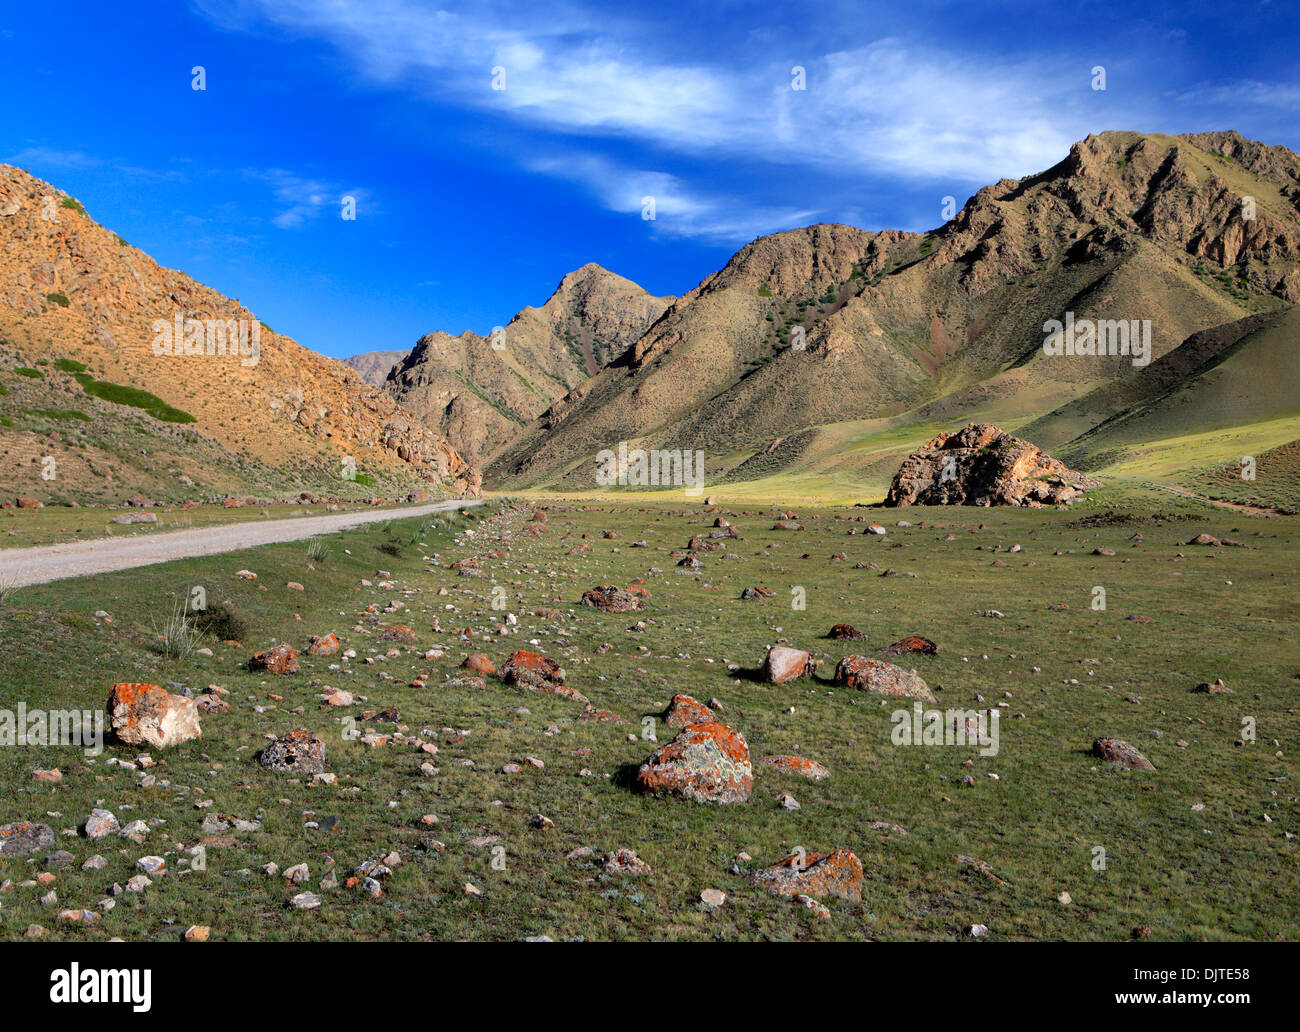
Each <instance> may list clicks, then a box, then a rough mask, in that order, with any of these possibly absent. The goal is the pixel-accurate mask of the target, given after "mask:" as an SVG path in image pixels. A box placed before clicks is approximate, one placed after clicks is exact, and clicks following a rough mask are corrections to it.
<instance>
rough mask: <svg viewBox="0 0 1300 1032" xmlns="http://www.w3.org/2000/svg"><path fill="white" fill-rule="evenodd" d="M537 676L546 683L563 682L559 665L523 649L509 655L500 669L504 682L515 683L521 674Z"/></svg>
mask: <svg viewBox="0 0 1300 1032" xmlns="http://www.w3.org/2000/svg"><path fill="white" fill-rule="evenodd" d="M524 671H527V672H528V673H532V674H537V675H538V676H540V677H544V678H546V679H547V680H548V681H563V680H564V671H563V670H562V669H561V668H560V664H559V663H557V662H555V660H553V659H547V658H546V657H545V656H543V655H542V654H541V653H540V652H527V651H525V650H524V649H516V650H515V651H514V652H512V653H510V658H509V659H507V660H506V661H505V663H504V665H502V667H501V676H502V678H504V679H505V680H506V681H511V682H513V681H515V680H517V679H518V677H519V674H520V673H521V672H524Z"/></svg>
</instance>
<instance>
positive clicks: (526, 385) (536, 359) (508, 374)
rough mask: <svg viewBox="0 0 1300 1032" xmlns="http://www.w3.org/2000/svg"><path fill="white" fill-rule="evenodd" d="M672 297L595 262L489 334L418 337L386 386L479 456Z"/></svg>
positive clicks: (606, 357) (582, 376) (610, 353)
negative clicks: (542, 301) (543, 300)
mask: <svg viewBox="0 0 1300 1032" xmlns="http://www.w3.org/2000/svg"><path fill="white" fill-rule="evenodd" d="M672 300H673V298H671V297H653V296H652V295H650V294H649V293H647V292H646V291H645V290H643V289H641V287H639V286H637V285H636V284H635V283H633V282H631V281H630V280H626V279H624V278H623V277H622V276H617V275H615V274H614V273H612V272H610V271H609V270H607V269H603V268H601V267H600V266H599V265H596V264H594V263H591V264H587V265H584V266H583V267H582V268H580V269H577V270H575V271H573V272H571V273H569V274H568V275H567V276H565V277H564V279H562V280H561V281H560V285H559V287H558V288H556V290H555V293H554V294H552V295H551V297H550V298H549V299H548V300H547V302H546V303H545V304H543V305H542V306H541V307H540V308H533V307H528V308H525V309H524V310H523V311H521V312H520V313H519V314H518V315H516V316H515V317H514V318H513V319H511V320H510V322H509V323H508V324H507V325H506V326H505V327H503V328H502V329H501V330H500V331H497V332H494V333H492V334H490V335H489V336H488V337H486V338H484V337H480V336H478V335H477V334H474V333H463V334H461V335H460V336H458V337H453V336H451V335H450V334H447V333H442V332H437V333H430V334H427V335H426V336H424V337H422V338H420V341H419V343H417V344H416V346H415V348H414V350H412V351H411V353H410V354H409V355H407V356H406V358H405V360H404V361H403V362H402V363H401V364H400V365H398V366H397V367H396V368H394V369H393V370H392V371H391V372H390V373H389V375H388V379H387V382H386V384H385V386H386V387H387V389H388V390H389V391H390V392H391V393H392V394H393V396H394V397H396V398H397V399H398V400H399V401H401V403H402V404H403V405H404V406H405V407H406V408H408V409H410V410H411V411H412V412H414V413H416V414H417V415H418V416H419V417H420V418H421V419H423V420H424V422H425V423H426V424H427V425H428V426H430V427H432V428H434V429H436V430H438V431H439V432H440V433H443V434H445V435H446V436H447V437H448V439H449V440H451V441H452V443H453V444H454V445H455V446H456V448H457V449H458V450H460V451H461V452H462V453H463V454H464V455H466V456H467V457H468V458H470V459H471V460H472V461H477V460H479V459H480V458H484V457H489V456H491V455H493V454H495V453H496V452H497V451H498V450H500V449H501V448H502V447H503V446H505V445H506V444H507V443H509V441H510V440H511V439H512V438H513V437H514V436H515V434H516V433H517V432H518V430H519V429H520V428H521V427H522V426H524V425H526V424H527V423H528V421H529V420H531V419H533V418H535V417H536V416H537V415H539V414H540V413H541V412H543V411H544V410H545V409H546V408H548V407H549V406H550V405H552V404H554V403H555V402H556V401H557V400H558V399H560V398H561V397H563V396H564V395H565V394H566V393H567V392H569V391H570V390H572V389H573V388H575V387H577V386H578V385H580V384H582V383H583V382H585V381H586V380H587V379H588V378H589V377H591V376H593V375H595V374H596V372H597V371H598V370H599V369H600V368H601V367H602V366H604V365H606V364H607V363H608V362H610V361H611V360H612V359H614V358H616V357H617V356H619V355H621V354H622V353H623V352H624V351H625V350H626V349H627V347H628V346H629V345H630V344H631V343H632V342H633V341H635V340H637V339H638V338H639V337H640V336H641V335H642V333H644V332H645V330H646V328H647V327H648V326H650V325H651V324H652V323H653V322H654V321H655V320H656V319H658V318H659V317H660V315H662V314H663V311H664V309H665V308H667V307H668V305H669V303H670V302H671V301H672Z"/></svg>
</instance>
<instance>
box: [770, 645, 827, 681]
mask: <svg viewBox="0 0 1300 1032" xmlns="http://www.w3.org/2000/svg"><path fill="white" fill-rule="evenodd" d="M816 669H817V661H816V660H815V659H813V658H812V656H810V655H808V653H806V652H804V651H803V650H802V649H792V648H787V647H786V646H785V645H773V646H772V647H771V648H770V649H768V650H767V655H766V656H765V657H764V658H763V669H762V676H763V680H764V681H768V682H770V683H772V684H783V683H785V682H786V681H793V680H795V679H796V678H799V677H806V676H809V675H811V674H812V673H813V672H814V671H815V670H816Z"/></svg>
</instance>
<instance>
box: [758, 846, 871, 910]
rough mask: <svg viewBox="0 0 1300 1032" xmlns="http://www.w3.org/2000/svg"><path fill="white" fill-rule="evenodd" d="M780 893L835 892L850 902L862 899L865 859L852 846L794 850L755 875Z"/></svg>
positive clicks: (821, 894) (813, 894)
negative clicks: (849, 848)
mask: <svg viewBox="0 0 1300 1032" xmlns="http://www.w3.org/2000/svg"><path fill="white" fill-rule="evenodd" d="M751 880H752V881H753V883H754V884H755V885H759V886H762V887H763V888H765V889H767V890H768V892H771V893H772V894H773V895H777V896H791V897H794V896H811V897H812V898H813V899H821V898H823V897H825V896H835V897H838V898H839V899H843V900H847V901H848V902H850V903H857V902H860V901H861V899H862V861H861V860H859V859H858V857H857V854H856V853H854V852H852V851H851V850H848V849H837V850H835V851H834V852H833V853H829V854H823V853H792V854H790V855H789V856H787V857H786V858H785V859H784V860H782V861H780V862H779V863H777V864H773V865H772V866H771V867H767V868H764V869H763V870H761V871H758V872H757V873H756V874H754V876H753V878H752V879H751Z"/></svg>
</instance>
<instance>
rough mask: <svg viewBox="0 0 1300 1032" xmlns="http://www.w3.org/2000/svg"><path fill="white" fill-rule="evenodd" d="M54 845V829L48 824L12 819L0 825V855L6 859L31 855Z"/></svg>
mask: <svg viewBox="0 0 1300 1032" xmlns="http://www.w3.org/2000/svg"><path fill="white" fill-rule="evenodd" d="M53 845H54V829H53V828H51V827H50V826H49V825H48V824H33V823H32V822H31V821H14V822H13V823H11V824H5V825H3V826H0V855H3V856H4V857H5V858H6V859H9V858H12V857H21V856H31V855H32V854H33V853H39V852H41V851H42V850H46V849H50V848H51V847H53Z"/></svg>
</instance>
